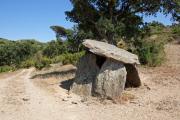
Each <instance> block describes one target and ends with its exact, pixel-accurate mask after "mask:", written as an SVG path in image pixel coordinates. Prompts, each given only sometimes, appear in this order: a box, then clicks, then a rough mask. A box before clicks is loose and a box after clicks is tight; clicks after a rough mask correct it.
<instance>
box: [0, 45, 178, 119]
mask: <svg viewBox="0 0 180 120" xmlns="http://www.w3.org/2000/svg"><path fill="white" fill-rule="evenodd" d="M179 51H180V45H177V44H169V45H167V46H166V53H167V62H166V63H165V64H164V65H162V66H161V67H157V68H143V67H140V68H139V71H140V76H141V79H142V82H143V85H142V86H141V87H140V88H128V89H126V90H125V91H124V93H123V95H124V98H123V100H124V101H123V100H122V101H121V103H118V104H114V103H112V102H111V101H104V102H100V101H98V100H96V99H95V98H90V99H89V100H87V99H86V98H81V97H79V96H76V95H74V94H72V93H69V92H68V90H67V88H66V87H67V85H68V83H66V82H65V83H63V82H62V81H65V80H67V79H71V78H73V75H68V77H65V76H63V77H62V78H59V77H47V78H46V77H43V78H41V77H37V78H33V79H32V76H33V72H34V71H35V70H34V69H33V68H31V69H24V70H19V71H17V72H13V73H6V74H4V73H3V74H0V83H1V84H0V120H132V119H133V120H180V52H179ZM68 67H70V66H66V68H68ZM61 69H64V68H61ZM65 88H66V89H65Z"/></svg>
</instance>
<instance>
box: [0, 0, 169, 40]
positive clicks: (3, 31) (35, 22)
mask: <svg viewBox="0 0 180 120" xmlns="http://www.w3.org/2000/svg"><path fill="white" fill-rule="evenodd" d="M71 9H72V5H71V3H70V1H69V0H0V38H6V39H10V40H18V39H36V40H39V41H41V42H47V41H50V40H53V39H55V33H54V32H53V31H52V30H51V29H50V28H49V27H50V26H52V25H60V26H63V27H65V28H72V26H73V25H74V23H71V22H69V21H67V20H66V16H65V14H64V12H65V11H67V10H71ZM153 20H156V21H159V22H162V23H163V24H165V25H170V24H172V21H171V20H170V16H163V15H162V14H158V15H157V17H152V16H151V17H144V21H146V22H151V21H153Z"/></svg>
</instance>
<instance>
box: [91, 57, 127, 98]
mask: <svg viewBox="0 0 180 120" xmlns="http://www.w3.org/2000/svg"><path fill="white" fill-rule="evenodd" d="M126 74H127V73H126V69H125V67H124V65H123V64H122V63H121V62H118V61H116V60H113V59H107V60H106V62H105V63H104V64H103V66H102V68H101V70H100V72H99V74H98V76H97V78H96V81H95V89H94V94H95V95H96V96H99V97H101V98H109V99H113V98H116V97H119V96H120V95H121V93H122V91H123V90H124V87H125V82H126Z"/></svg>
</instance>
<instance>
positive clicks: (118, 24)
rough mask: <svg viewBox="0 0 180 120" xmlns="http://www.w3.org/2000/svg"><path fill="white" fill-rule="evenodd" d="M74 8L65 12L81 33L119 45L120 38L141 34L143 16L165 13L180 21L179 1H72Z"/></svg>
mask: <svg viewBox="0 0 180 120" xmlns="http://www.w3.org/2000/svg"><path fill="white" fill-rule="evenodd" d="M70 1H71V3H72V5H73V9H72V10H71V11H66V15H67V19H68V20H70V21H71V22H75V23H77V24H78V27H79V29H80V30H83V31H84V32H91V33H93V37H94V38H96V39H98V40H103V39H106V40H108V42H109V43H111V44H116V43H117V41H118V40H119V39H120V38H124V39H129V38H132V37H136V36H138V35H139V33H140V25H143V19H142V17H141V16H140V14H143V15H147V16H148V15H156V13H157V12H162V13H163V14H164V15H168V14H171V15H172V18H173V20H176V21H179V20H180V16H179V14H180V2H179V0H70Z"/></svg>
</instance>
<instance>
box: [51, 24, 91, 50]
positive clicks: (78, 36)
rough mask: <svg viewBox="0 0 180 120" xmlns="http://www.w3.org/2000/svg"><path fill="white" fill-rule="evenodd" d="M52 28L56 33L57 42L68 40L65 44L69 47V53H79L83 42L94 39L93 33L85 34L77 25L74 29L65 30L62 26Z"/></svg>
mask: <svg viewBox="0 0 180 120" xmlns="http://www.w3.org/2000/svg"><path fill="white" fill-rule="evenodd" d="M50 28H51V29H52V30H53V31H54V32H55V33H56V38H57V40H59V41H62V38H65V39H66V40H65V41H64V42H63V43H64V45H65V46H66V47H67V49H68V52H79V51H80V50H81V43H82V41H83V40H84V39H87V38H91V37H92V33H91V32H84V30H82V29H79V27H78V26H76V25H75V26H74V27H73V29H65V28H64V27H61V26H51V27H50Z"/></svg>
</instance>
